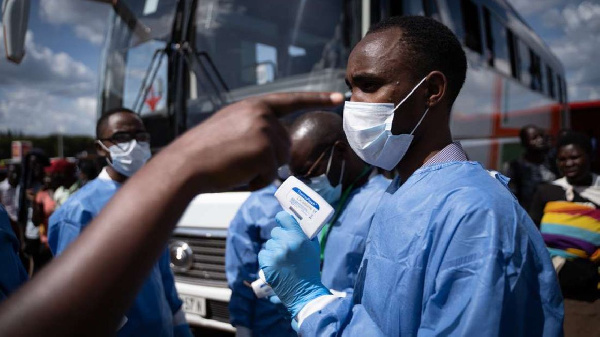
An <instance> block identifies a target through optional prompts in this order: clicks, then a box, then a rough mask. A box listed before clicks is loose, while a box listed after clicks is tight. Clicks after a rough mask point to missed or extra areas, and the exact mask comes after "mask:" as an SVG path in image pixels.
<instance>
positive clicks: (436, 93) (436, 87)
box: [426, 70, 448, 108]
mask: <svg viewBox="0 0 600 337" xmlns="http://www.w3.org/2000/svg"><path fill="white" fill-rule="evenodd" d="M426 83H427V91H428V98H427V106H428V107H430V108H431V107H434V106H436V105H438V104H439V103H440V102H441V101H442V100H443V99H444V97H445V95H446V90H447V89H448V80H447V79H446V76H445V75H444V74H443V73H442V72H440V71H437V70H435V71H432V72H430V73H429V75H427V80H426Z"/></svg>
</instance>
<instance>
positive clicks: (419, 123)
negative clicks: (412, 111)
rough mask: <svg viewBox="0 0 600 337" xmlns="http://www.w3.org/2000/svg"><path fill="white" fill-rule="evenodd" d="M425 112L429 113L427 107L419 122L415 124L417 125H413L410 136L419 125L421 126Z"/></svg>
mask: <svg viewBox="0 0 600 337" xmlns="http://www.w3.org/2000/svg"><path fill="white" fill-rule="evenodd" d="M427 112H429V107H427V109H425V113H423V116H422V117H421V119H419V122H418V123H417V125H415V127H414V129H412V131H411V132H410V134H411V135H412V134H413V133H414V132H415V130H416V129H417V128H418V127H419V125H421V122H422V121H423V119H425V116H426V115H427Z"/></svg>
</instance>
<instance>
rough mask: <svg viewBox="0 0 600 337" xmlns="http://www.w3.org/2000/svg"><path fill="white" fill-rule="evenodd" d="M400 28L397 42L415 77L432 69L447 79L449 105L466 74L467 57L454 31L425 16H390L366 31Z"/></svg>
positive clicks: (370, 32)
mask: <svg viewBox="0 0 600 337" xmlns="http://www.w3.org/2000/svg"><path fill="white" fill-rule="evenodd" d="M393 28H398V29H400V30H401V31H402V34H401V35H400V36H399V42H400V44H401V45H402V46H404V47H405V48H406V49H404V52H405V53H408V56H409V57H410V59H412V60H416V61H415V62H412V65H411V66H412V68H413V71H414V72H415V74H416V75H417V76H418V77H425V76H426V75H427V74H429V73H430V72H432V71H434V70H438V71H441V72H442V73H444V75H445V76H446V78H447V80H448V93H449V94H450V95H449V102H450V105H452V104H453V103H454V101H455V100H456V97H457V96H458V94H459V93H460V89H461V88H462V86H463V84H464V83H465V78H466V76H467V57H466V56H465V51H464V50H463V48H462V45H461V44H460V42H459V41H458V39H457V38H456V35H454V33H453V32H452V31H451V30H450V29H449V28H448V27H446V26H445V25H444V24H443V23H441V22H439V21H436V20H434V19H432V18H428V17H425V16H394V17H390V18H387V19H385V20H382V21H380V22H378V23H376V24H374V25H373V26H372V27H371V28H370V29H369V31H368V32H367V35H369V34H373V33H377V32H381V31H384V30H388V29H393Z"/></svg>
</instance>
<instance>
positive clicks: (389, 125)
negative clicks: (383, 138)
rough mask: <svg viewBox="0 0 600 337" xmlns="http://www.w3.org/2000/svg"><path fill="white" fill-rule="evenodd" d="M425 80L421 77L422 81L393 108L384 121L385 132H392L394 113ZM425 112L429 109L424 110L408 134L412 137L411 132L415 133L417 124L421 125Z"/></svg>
mask: <svg viewBox="0 0 600 337" xmlns="http://www.w3.org/2000/svg"><path fill="white" fill-rule="evenodd" d="M426 79H427V76H425V77H423V79H422V80H421V81H420V82H419V83H417V85H415V86H414V87H413V88H412V90H411V91H410V92H409V93H408V95H406V97H404V98H403V99H402V100H401V101H400V103H398V105H396V106H395V107H394V110H392V113H391V114H390V116H389V117H388V118H387V119H386V120H385V128H386V130H387V131H391V130H392V122H393V121H394V116H395V112H396V110H397V109H398V108H399V107H400V106H401V105H402V104H403V103H404V102H406V100H407V99H409V98H410V96H412V94H413V93H414V92H415V90H417V88H418V87H420V86H421V84H423V82H425V80H426ZM427 111H429V108H427V110H425V113H424V114H423V116H422V117H421V120H419V122H418V123H417V125H416V126H415V127H414V128H413V130H412V131H411V132H410V134H411V135H412V134H413V132H415V130H416V129H417V126H419V124H421V121H422V120H423V118H424V117H425V115H426V114H427Z"/></svg>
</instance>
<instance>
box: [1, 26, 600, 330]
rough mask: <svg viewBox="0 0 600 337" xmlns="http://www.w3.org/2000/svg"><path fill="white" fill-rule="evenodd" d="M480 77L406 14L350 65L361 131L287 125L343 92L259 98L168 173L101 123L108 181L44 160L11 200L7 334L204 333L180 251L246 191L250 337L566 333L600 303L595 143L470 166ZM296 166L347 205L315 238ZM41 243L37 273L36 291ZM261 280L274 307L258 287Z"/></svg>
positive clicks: (205, 132)
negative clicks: (214, 195) (198, 205)
mask: <svg viewBox="0 0 600 337" xmlns="http://www.w3.org/2000/svg"><path fill="white" fill-rule="evenodd" d="M466 67H467V63H466V56H465V54H464V51H463V49H462V47H461V44H460V42H459V41H458V40H457V38H456V37H455V36H454V34H453V33H452V32H451V31H450V30H449V29H448V28H447V27H445V26H444V25H443V24H441V23H439V22H438V21H435V20H433V19H430V18H426V17H401V18H390V19H386V20H384V21H382V22H380V23H378V24H377V25H375V26H373V27H372V28H371V29H370V30H369V32H368V33H367V35H366V36H365V37H364V38H363V39H362V40H361V41H360V42H359V43H358V44H357V45H356V46H355V48H354V49H353V51H352V53H351V54H350V58H349V60H348V66H347V74H346V80H347V83H348V86H349V88H350V90H351V92H352V97H351V100H350V101H348V102H345V103H344V111H343V117H340V116H339V115H337V114H335V113H332V112H326V111H319V110H311V112H305V113H304V114H302V115H301V116H300V117H298V118H297V119H295V120H294V121H293V122H292V123H291V125H290V126H289V127H288V128H284V127H283V126H282V124H281V123H280V122H279V120H278V118H280V117H283V116H284V115H285V114H287V113H289V112H292V111H297V110H304V111H307V110H309V109H314V108H316V107H321V108H327V107H334V106H339V105H340V104H342V103H343V96H342V95H341V94H338V93H295V94H272V95H267V96H263V97H258V98H256V97H255V98H250V99H247V100H245V101H242V102H238V103H235V104H232V105H230V106H228V107H226V108H224V109H222V110H221V111H219V112H217V113H216V114H215V116H213V117H211V118H210V119H208V120H207V121H205V122H204V123H202V124H201V125H199V126H197V127H196V128H194V129H192V130H190V131H188V132H187V133H186V134H184V135H183V136H181V137H180V138H178V139H177V140H175V141H174V142H173V143H172V144H170V145H169V146H168V147H166V148H165V149H163V150H162V151H161V152H160V153H159V154H158V155H156V156H155V157H154V158H153V159H152V160H151V161H149V159H150V156H151V155H150V144H149V142H150V137H149V135H148V133H147V132H146V130H145V128H144V125H143V123H142V121H141V119H140V118H139V116H138V115H137V114H135V113H134V112H133V111H130V110H127V109H123V108H119V109H115V110H112V111H109V112H107V113H105V114H104V115H103V116H102V117H101V118H100V120H99V121H98V123H97V128H96V148H97V152H98V154H99V156H100V157H101V158H103V159H105V161H106V163H107V165H106V166H105V168H104V169H103V170H102V171H101V172H100V174H99V175H98V177H97V178H95V179H91V176H90V175H88V176H87V177H86V178H85V179H83V178H80V179H77V178H76V175H75V173H76V172H77V167H76V165H75V164H73V163H70V162H68V161H65V160H54V161H52V160H49V159H48V158H47V157H46V156H44V155H43V153H40V152H39V151H31V152H30V153H29V154H28V155H27V156H26V157H25V158H24V160H23V161H22V165H21V166H20V169H19V168H18V167H19V166H18V165H9V167H8V168H7V178H6V182H4V181H3V182H2V184H1V185H0V186H1V188H2V192H1V193H2V194H1V195H0V196H1V198H2V199H1V201H2V203H3V204H5V205H6V207H5V208H6V211H4V209H2V208H0V210H1V212H0V234H1V235H2V237H1V239H2V241H1V242H2V245H0V258H1V259H2V260H1V261H2V267H1V268H2V269H3V270H2V271H3V273H2V278H3V279H1V280H0V282H2V287H0V296H1V297H0V300H2V302H0V332H3V333H5V334H6V335H31V336H37V335H42V334H45V335H53V336H54V335H56V336H77V335H107V334H114V333H115V331H116V333H117V334H118V335H119V336H140V335H143V336H189V335H191V332H190V329H189V327H188V325H187V323H186V321H185V317H184V315H183V311H182V303H181V300H180V299H179V298H178V295H177V292H176V289H175V286H174V279H173V274H172V272H171V270H170V268H169V261H168V254H167V253H166V250H165V243H166V241H167V239H168V237H169V235H170V233H171V231H172V229H173V227H174V226H175V224H176V222H177V220H178V219H179V217H180V216H181V214H182V212H183V211H184V209H185V207H186V206H187V205H188V203H189V202H190V201H191V200H192V198H193V197H194V196H195V195H197V194H198V193H204V192H214V191H224V190H229V189H232V188H234V187H239V186H241V185H245V186H249V187H250V188H252V189H256V190H257V191H256V192H254V193H253V194H252V195H251V196H250V197H249V198H248V200H247V201H246V202H245V203H244V204H243V205H242V207H241V208H240V209H239V211H238V213H237V215H236V216H235V218H234V220H233V222H232V223H231V226H230V228H229V235H228V238H227V246H226V272H227V278H228V282H229V285H230V287H231V289H232V297H231V301H230V312H231V320H232V324H233V325H235V326H236V328H237V331H238V332H237V333H238V335H240V336H278V335H281V336H289V335H292V336H293V335H296V334H297V333H299V334H300V335H306V336H316V335H319V336H321V335H342V334H346V335H361V336H405V335H406V336H412V335H426V336H433V335H457V336H458V335H460V336H465V335H467V336H470V335H482V336H542V335H543V336H561V335H562V334H563V320H564V315H565V312H566V315H567V316H566V317H567V318H566V321H567V322H569V317H570V315H572V316H573V317H577V315H579V314H580V313H581V311H580V309H581V308H582V303H587V304H589V303H591V304H592V305H595V303H596V300H597V299H598V295H599V290H598V289H599V288H600V276H599V273H598V271H599V269H598V262H599V261H600V250H599V248H600V214H599V213H600V211H599V208H598V207H599V204H600V179H599V178H598V175H596V174H595V173H592V172H591V168H590V167H591V166H590V158H591V153H592V150H591V148H592V143H591V141H590V140H589V139H588V138H586V136H584V135H581V134H578V133H576V132H572V131H568V130H565V131H564V132H562V133H561V134H559V135H556V141H555V146H554V151H552V147H551V146H550V143H549V141H548V137H547V136H546V134H545V132H544V130H542V129H540V128H538V127H535V126H533V125H531V126H527V127H525V128H524V129H523V130H522V131H521V134H520V136H521V142H522V145H523V147H524V154H523V156H522V157H520V158H518V159H516V160H515V161H513V162H510V163H508V164H507V165H506V172H505V173H506V174H507V175H508V176H509V177H510V178H511V179H510V180H509V179H507V178H506V177H505V176H504V175H502V174H500V173H498V172H490V171H488V170H486V169H485V168H484V167H483V166H482V165H481V164H479V163H477V162H473V161H469V160H468V157H467V154H466V152H465V151H464V150H463V149H462V147H461V145H460V143H458V142H453V139H452V134H451V131H450V111H451V108H452V104H453V102H454V100H455V99H456V97H457V96H458V94H459V93H460V90H461V88H462V85H463V83H464V81H465V75H466ZM198 158H202V160H198ZM283 165H287V167H288V169H287V170H279V172H284V171H287V172H289V174H292V175H294V176H296V177H297V178H299V179H300V180H302V181H303V182H305V183H306V184H307V185H308V186H310V187H311V188H312V189H314V190H315V191H316V192H317V193H319V194H320V195H321V196H322V197H323V198H324V199H325V200H326V201H327V202H329V203H330V204H331V205H332V206H334V208H335V213H334V216H333V218H332V219H331V221H329V222H328V223H327V224H326V225H325V226H324V228H323V230H322V231H321V233H319V235H317V237H316V238H314V239H312V240H311V239H310V238H308V237H307V236H306V235H305V234H304V232H303V231H302V229H301V228H300V226H299V224H298V223H297V222H296V221H295V220H294V218H293V217H292V216H290V215H289V214H288V213H287V212H285V211H283V210H282V209H281V208H280V206H279V205H278V203H277V201H276V200H275V199H274V197H273V193H274V191H275V189H276V187H277V185H278V184H279V182H280V181H281V179H285V178H286V177H285V176H281V177H279V178H276V172H277V171H278V170H277V169H278V168H280V167H281V166H283ZM80 166H81V165H80ZM381 169H383V170H386V171H391V172H394V177H393V180H388V179H387V178H385V177H384V176H383V175H382V174H380V173H379V172H380V170H381ZM80 171H83V170H82V169H81V168H80ZM19 174H21V177H19ZM125 182H127V183H126V184H125ZM16 205H18V207H17V206H16ZM123 210H126V211H123ZM11 226H12V227H11ZM15 233H16V234H15ZM20 233H23V238H20V237H19V235H20ZM21 241H22V242H24V244H25V245H24V248H25V249H24V251H25V253H26V255H27V256H29V257H31V259H32V260H33V267H32V268H30V273H29V274H31V275H35V276H34V277H33V278H32V279H31V280H30V281H28V282H27V283H26V284H25V285H23V283H25V280H26V278H27V273H26V272H25V269H24V268H23V264H22V263H21V261H20V259H19V255H18V253H19V246H20V242H21ZM107 248H109V249H107ZM48 253H51V254H54V255H58V258H56V259H54V260H53V261H52V262H50V263H47V260H48V259H49V255H48ZM45 263H47V266H46V267H45V268H44V269H43V270H41V271H38V270H39V268H40V267H41V266H42V265H43V264H45ZM28 266H29V265H28ZM259 270H262V271H263V272H264V275H265V278H266V281H267V283H268V284H269V285H270V286H271V287H272V289H273V291H274V294H275V295H273V296H271V297H269V298H267V299H258V298H256V297H255V295H254V293H253V292H252V290H251V289H250V287H248V284H249V283H250V282H252V281H254V280H256V279H257V278H258V271H259ZM36 273H37V274H36ZM17 288H20V289H19V290H17ZM13 292H14V293H13ZM563 298H564V300H563ZM30 317H36V319H35V321H33V322H32V323H31V324H26V325H23V324H22V322H24V321H26V319H27V318H30ZM580 324H581V323H580ZM585 324H587V325H588V326H593V325H594V324H595V323H594V322H585Z"/></svg>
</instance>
